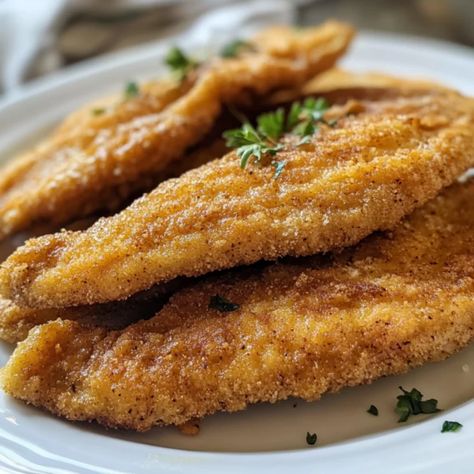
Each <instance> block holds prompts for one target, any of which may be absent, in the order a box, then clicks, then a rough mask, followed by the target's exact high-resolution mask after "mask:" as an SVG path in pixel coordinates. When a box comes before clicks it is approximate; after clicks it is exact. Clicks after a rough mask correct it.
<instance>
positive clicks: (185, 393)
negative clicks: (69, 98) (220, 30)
mask: <svg viewBox="0 0 474 474" xmlns="http://www.w3.org/2000/svg"><path fill="white" fill-rule="evenodd" d="M352 37H353V30H352V28H351V27H350V26H348V25H344V24H341V23H337V22H329V23H326V24H324V25H322V26H320V27H315V28H308V29H298V30H296V29H294V30H293V29H290V28H285V27H274V28H270V29H268V30H266V31H263V32H262V33H261V34H259V35H257V36H255V37H254V38H251V39H250V40H249V41H245V42H244V41H238V42H235V43H234V44H232V45H230V46H229V47H227V48H226V50H225V51H224V54H222V55H221V56H216V57H213V58H210V59H208V60H206V61H205V62H202V63H198V62H196V61H194V60H191V59H189V58H188V57H187V56H186V55H184V54H183V53H182V52H181V51H179V50H174V51H173V52H172V55H171V56H170V58H168V59H169V61H168V62H169V63H170V64H171V65H175V66H176V65H178V66H179V68H178V69H179V70H178V71H177V72H178V74H174V76H172V77H170V78H168V79H164V80H160V81H155V82H151V83H148V84H143V85H140V86H139V87H132V88H131V89H130V87H129V88H128V89H129V90H128V95H127V97H125V98H124V97H122V96H117V97H111V98H107V99H104V100H102V101H98V102H97V103H95V104H92V105H88V106H87V107H85V108H83V109H81V110H80V111H78V112H76V113H74V114H72V115H71V116H70V117H68V118H67V119H66V120H65V121H64V122H63V124H61V125H60V126H59V127H58V128H57V129H56V130H55V131H54V132H53V133H52V134H51V135H50V136H49V137H47V138H46V139H45V140H44V141H42V142H41V143H40V144H38V146H37V147H36V148H35V149H33V150H32V151H30V152H28V153H27V154H24V155H22V156H20V157H17V158H15V159H13V160H12V161H11V162H9V163H8V164H7V165H6V166H5V168H4V169H3V170H2V172H1V174H0V234H1V237H2V238H4V239H6V238H7V237H9V236H11V235H13V234H14V233H16V232H19V231H22V230H25V229H31V228H32V227H33V226H34V225H37V224H40V223H41V224H44V223H47V224H48V225H49V226H56V228H57V230H58V231H57V232H56V233H52V234H49V235H43V236H40V237H35V238H31V239H30V240H27V241H26V243H25V244H24V245H23V246H21V247H19V248H17V249H16V251H14V252H13V254H11V255H10V256H9V257H8V258H7V260H6V261H5V262H4V263H3V264H2V266H1V269H0V293H1V296H2V298H3V299H2V300H1V302H0V308H1V314H0V336H1V337H2V338H3V339H5V340H6V341H9V342H13V343H17V345H16V348H15V350H14V352H13V354H12V356H11V358H10V360H9V361H8V363H7V364H6V366H5V367H4V368H3V369H2V371H1V385H2V387H3V389H4V391H5V392H6V393H8V394H10V395H12V396H13V397H16V398H18V399H21V400H24V401H25V402H27V403H31V404H33V405H36V406H39V407H44V408H46V409H48V410H50V411H51V412H53V413H56V414H58V415H60V416H63V417H66V418H68V419H70V420H89V421H92V420H95V421H97V422H99V423H102V424H104V425H106V426H109V427H119V428H131V429H135V430H140V431H143V430H147V429H149V428H151V427H152V426H154V425H168V424H174V425H180V424H183V423H186V422H187V421H189V420H191V419H196V418H201V417H203V416H205V415H208V414H211V413H214V412H217V411H236V410H242V409H244V408H245V407H246V406H247V405H248V404H250V403H256V402H263V401H266V402H276V401H278V400H282V399H286V398H288V397H300V398H303V399H305V400H315V399H317V398H319V397H320V396H321V395H322V394H324V393H326V392H334V391H338V390H339V389H341V388H342V387H346V386H353V385H357V384H362V383H369V382H371V381H373V380H375V379H377V378H378V377H381V376H384V375H390V374H398V373H403V372H405V371H407V370H409V369H410V368H412V367H416V366H419V365H421V364H424V363H425V362H428V361H436V360H441V359H444V358H446V357H448V356H449V355H451V354H453V353H454V352H456V351H457V350H459V349H460V348H462V347H464V346H466V345H467V344H468V343H469V342H470V341H471V340H472V338H473V336H474V251H473V248H474V245H473V244H474V232H473V231H474V181H471V180H469V179H464V181H463V182H461V181H459V180H458V178H459V177H460V176H462V175H463V174H464V173H465V172H466V171H467V170H468V169H469V168H470V167H472V166H474V100H473V99H471V98H467V97H463V96H462V95H460V94H459V93H457V92H455V91H453V90H450V89H448V88H444V87H442V86H439V85H434V84H431V83H427V82H421V81H411V80H402V79H396V78H390V77H386V76H382V75H376V74H369V75H355V74H351V73H348V72H344V71H341V70H338V69H335V68H334V66H335V63H336V61H337V60H338V59H339V58H340V57H341V56H342V55H343V54H344V52H345V51H346V50H347V48H348V46H349V45H350V42H351V40H352ZM393 60H394V61H396V58H393ZM175 72H176V71H175ZM130 92H131V93H130ZM223 135H224V138H222V136H223ZM143 193H144V194H143ZM86 216H89V217H90V216H92V219H96V221H95V222H94V223H93V224H92V225H91V226H90V227H89V228H86V229H83V230H74V231H72V230H61V231H59V229H60V226H63V225H67V224H69V223H71V222H73V221H75V220H78V219H81V218H84V217H86ZM98 216H101V217H100V218H99V217H98Z"/></svg>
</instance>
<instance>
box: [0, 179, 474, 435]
mask: <svg viewBox="0 0 474 474" xmlns="http://www.w3.org/2000/svg"><path fill="white" fill-rule="evenodd" d="M473 230H474V181H471V182H469V183H468V184H463V185H458V184H456V185H454V186H452V187H451V188H449V189H448V190H447V191H445V192H443V193H442V194H441V195H440V196H438V197H437V198H435V199H434V200H432V201H430V202H429V203H428V204H426V205H425V206H424V207H423V208H421V209H419V210H417V211H415V213H413V214H412V215H411V216H410V217H408V218H407V219H406V220H405V221H403V222H402V223H400V224H399V225H398V226H397V227H396V228H395V230H393V231H392V232H387V233H386V234H382V235H376V234H375V235H372V236H370V237H368V238H367V239H366V240H365V241H363V242H362V243H360V244H359V245H358V246H357V247H355V248H351V249H348V250H346V251H344V252H343V253H342V254H339V255H336V256H335V257H334V259H333V261H330V260H329V259H327V261H325V260H324V258H321V257H319V258H314V257H307V258H304V259H298V260H294V261H293V262H286V263H279V264H271V265H268V266H267V267H266V268H264V269H263V270H260V271H257V270H256V269H255V268H252V267H250V268H247V269H245V270H243V271H242V272H241V273H239V272H237V271H231V272H228V273H227V274H224V275H223V276H222V275H221V276H218V277H217V278H209V277H207V279H204V281H203V282H200V283H198V284H197V285H196V286H194V287H191V288H187V289H184V290H181V291H180V292H178V293H176V294H175V295H174V296H173V297H172V298H171V300H170V302H169V303H168V304H167V305H165V307H164V308H163V309H162V310H161V311H160V312H159V313H158V314H157V315H156V316H155V317H153V318H152V319H150V320H148V321H143V322H139V323H137V324H135V325H132V326H130V327H128V328H126V329H124V330H122V331H107V330H105V329H100V328H95V329H90V328H83V327H81V325H80V324H78V323H77V322H74V321H63V320H60V319H58V320H57V321H54V322H51V323H48V324H46V325H43V326H38V327H36V328H34V329H33V330H32V331H31V332H30V334H29V336H28V338H27V339H26V340H25V341H23V342H21V343H19V345H18V346H17V349H16V350H15V352H14V353H13V355H12V357H11V359H10V361H9V362H8V363H7V365H6V367H5V368H4V369H3V370H2V374H1V383H2V386H3V388H4V390H5V391H6V392H7V393H9V394H10V395H12V396H14V397H16V398H19V399H22V400H24V401H26V402H28V403H32V404H34V405H37V406H41V407H45V408H47V409H48V410H50V411H52V412H54V413H56V414H58V415H61V416H64V417H66V418H68V419H71V420H97V421H98V422H100V423H102V424H104V425H107V426H110V427H120V428H131V429H136V430H147V429H149V428H150V427H152V426H153V425H157V424H158V425H160V424H182V423H184V422H186V421H187V420H190V419H192V418H199V417H203V416H204V415H207V414H210V413H214V412H216V411H236V410H242V409H244V408H245V407H246V406H247V405H248V404H250V403H255V402H261V401H269V402H276V401H277V400H282V399H285V398H287V397H290V396H296V397H301V398H303V399H305V400H314V399H317V398H319V397H320V396H321V395H322V394H323V393H326V392H334V391H337V390H339V389H341V388H342V387H345V386H353V385H357V384H362V383H369V382H371V381H373V380H375V379H376V378H378V377H381V376H384V375H390V374H398V373H403V372H405V371H407V370H409V369H410V368H412V367H416V366H419V365H421V364H423V363H425V362H427V361H436V360H440V359H444V358H446V357H448V356H449V355H450V354H453V353H454V352H455V351H457V350H458V349H460V348H462V347H463V346H465V345H466V344H467V343H468V342H469V341H470V340H471V339H472V338H473V336H474V252H473V248H474V232H473ZM214 295H220V296H222V297H225V298H227V299H228V300H229V301H231V302H233V303H236V304H238V305H240V307H239V309H237V310H235V311H232V312H227V313H224V312H220V311H218V310H216V309H212V308H209V302H210V299H211V297H212V296H214Z"/></svg>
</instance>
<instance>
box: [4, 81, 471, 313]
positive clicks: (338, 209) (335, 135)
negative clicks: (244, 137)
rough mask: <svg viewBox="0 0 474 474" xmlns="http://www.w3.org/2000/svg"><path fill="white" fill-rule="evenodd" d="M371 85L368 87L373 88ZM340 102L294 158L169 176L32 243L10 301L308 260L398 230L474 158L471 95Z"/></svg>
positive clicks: (12, 277)
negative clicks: (110, 210) (119, 206)
mask: <svg viewBox="0 0 474 474" xmlns="http://www.w3.org/2000/svg"><path fill="white" fill-rule="evenodd" d="M368 92H370V91H368V90H367V89H365V88H363V89H362V93H363V94H365V93H368ZM363 94H362V95H361V94H359V99H358V101H354V100H351V101H349V102H348V103H347V107H350V109H349V110H350V111H351V112H352V113H350V114H344V113H343V112H344V111H345V110H347V107H345V106H335V107H334V108H333V109H331V110H329V112H328V114H329V116H330V115H331V114H341V113H342V116H341V117H340V119H339V120H338V121H337V124H336V125H335V126H334V127H332V128H331V127H328V126H322V127H321V129H320V130H319V132H318V133H317V134H315V135H313V136H312V138H311V141H310V142H309V143H307V144H306V145H302V146H296V145H295V143H296V141H297V140H299V138H298V137H295V136H294V135H288V136H287V137H286V138H285V139H284V149H283V150H282V151H280V152H279V153H278V155H277V157H278V160H282V161H285V162H286V166H285V168H284V170H283V172H282V173H281V175H280V176H279V177H278V179H275V178H274V168H273V167H272V166H261V167H259V166H256V165H255V164H254V163H249V164H248V165H247V167H246V168H245V169H241V167H240V164H239V159H238V158H237V156H236V154H235V152H231V153H229V154H228V155H226V156H225V157H224V158H222V159H218V160H214V161H212V162H210V163H208V164H205V165H203V166H201V167H199V168H197V169H194V170H191V171H189V172H187V173H185V174H184V175H182V176H180V177H179V178H177V179H172V180H168V181H166V182H164V183H162V184H161V185H159V186H158V187H157V188H156V189H155V190H154V191H153V192H151V193H150V194H148V195H145V196H143V197H142V198H140V199H138V200H136V201H135V202H134V203H133V204H132V205H131V206H130V207H128V208H127V209H125V210H124V211H122V212H121V213H119V214H117V215H115V216H112V217H110V218H107V219H101V220H99V221H97V222H96V223H95V224H94V225H93V226H92V227H90V228H89V229H87V230H86V231H83V232H62V233H57V234H53V235H48V236H44V237H40V238H37V239H32V240H29V241H28V242H27V243H26V244H25V245H24V246H23V247H21V248H19V249H18V250H17V251H16V252H15V253H14V254H13V255H12V256H10V257H9V258H8V259H7V260H6V262H5V263H3V264H2V268H1V270H0V290H1V292H2V294H3V296H4V297H6V298H8V299H11V300H13V301H15V302H17V303H19V304H22V305H25V306H31V307H64V306H73V305H79V304H92V303H97V302H106V301H113V300H117V299H121V298H126V297H127V296H129V295H131V294H133V293H135V292H137V291H140V290H143V289H146V288H149V287H150V286H152V285H153V284H156V283H159V282H163V281H167V280H169V279H172V278H174V277H176V276H196V275H202V274H205V273H207V272H209V271H214V270H219V269H225V268H230V267H234V266H237V265H242V264H250V263H253V262H256V261H258V260H261V259H267V260H271V259H276V258H279V257H282V256H285V255H291V256H301V255H309V254H313V253H316V252H320V251H328V250H331V249H334V248H339V247H343V246H348V245H352V244H355V243H357V242H358V241H360V240H361V239H362V238H364V237H365V236H367V235H368V234H370V233H371V232H373V231H375V230H380V229H387V228H391V227H393V226H394V225H395V224H396V223H397V222H399V220H400V219H401V218H402V217H403V216H404V215H406V214H408V213H410V212H411V211H412V210H413V209H414V208H415V207H417V206H419V205H421V204H423V203H424V202H426V201H427V200H428V199H430V198H432V197H433V196H435V195H436V194H437V193H438V192H439V191H440V190H441V189H442V188H443V187H444V186H446V185H448V184H450V183H451V182H452V181H453V180H454V179H455V178H456V177H458V176H459V175H460V174H461V173H462V172H463V171H464V170H465V169H467V168H468V167H469V166H471V165H473V164H474V101H473V100H472V99H467V98H464V97H462V96H460V95H458V94H456V93H454V92H451V91H448V90H416V91H415V90H410V91H407V92H405V91H401V92H400V93H399V94H398V95H397V93H396V90H394V89H393V88H391V89H387V90H386V95H384V90H383V89H382V90H379V93H378V96H377V97H376V98H375V99H367V100H364V99H363Z"/></svg>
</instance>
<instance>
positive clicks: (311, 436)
mask: <svg viewBox="0 0 474 474" xmlns="http://www.w3.org/2000/svg"><path fill="white" fill-rule="evenodd" d="M317 440H318V435H317V434H316V433H310V432H309V431H308V432H307V433H306V443H308V444H309V445H310V446H314V445H315V444H316V441H317Z"/></svg>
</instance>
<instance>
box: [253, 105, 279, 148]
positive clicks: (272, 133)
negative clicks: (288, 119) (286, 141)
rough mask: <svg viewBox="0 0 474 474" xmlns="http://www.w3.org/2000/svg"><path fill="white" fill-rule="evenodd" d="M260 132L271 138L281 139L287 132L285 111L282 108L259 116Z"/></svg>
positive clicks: (258, 125)
mask: <svg viewBox="0 0 474 474" xmlns="http://www.w3.org/2000/svg"><path fill="white" fill-rule="evenodd" d="M257 129H258V131H259V133H261V134H262V135H264V136H265V137H267V138H269V139H270V140H275V141H276V140H279V139H280V138H281V136H282V135H283V133H284V132H285V111H284V110H283V109H282V108H279V109H277V110H276V111H275V112H268V113H266V114H262V115H259V116H258V117H257Z"/></svg>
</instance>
